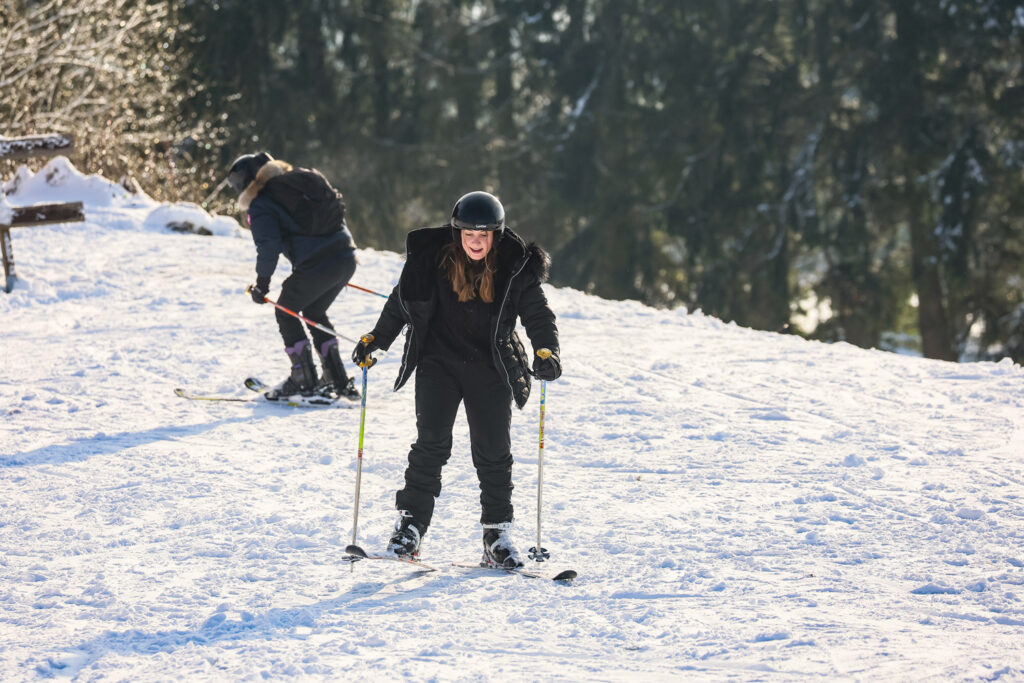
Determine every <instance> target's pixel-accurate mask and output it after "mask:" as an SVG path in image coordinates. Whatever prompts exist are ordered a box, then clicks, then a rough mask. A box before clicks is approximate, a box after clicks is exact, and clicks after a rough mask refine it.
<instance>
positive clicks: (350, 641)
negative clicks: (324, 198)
mask: <svg viewBox="0 0 1024 683" xmlns="http://www.w3.org/2000/svg"><path fill="white" fill-rule="evenodd" d="M5 189H6V191H7V199H6V201H7V203H8V204H10V205H12V206H22V205H26V204H31V203H33V202H44V201H47V202H52V201H83V202H84V203H85V207H86V208H85V215H86V221H85V222H84V223H73V224H64V225H58V226H45V227H33V228H18V229H15V230H13V231H12V235H13V239H12V243H13V251H14V257H15V263H16V267H17V272H18V276H19V280H18V282H17V284H16V286H15V288H14V290H13V291H12V292H11V293H10V294H3V293H2V292H0V321H2V323H0V328H2V333H0V367H2V373H0V416H2V419H0V679H2V680H5V681H6V680H32V679H37V678H49V677H53V678H73V679H77V680H97V679H114V680H131V681H157V680H168V679H188V680H260V679H264V678H271V679H280V678H298V679H303V680H307V679H312V680H337V679H342V678H344V679H349V680H362V679H367V678H368V679H371V680H385V679H388V680H390V679H405V680H445V681H448V680H459V681H470V680H498V679H506V678H518V679H524V680H545V681H546V680H587V681H624V680H631V681H632V680H645V681H648V680H650V681H658V680H685V679H689V678H701V679H707V680H732V679H735V680H793V679H813V678H817V679H825V680H831V679H836V678H839V679H848V680H873V679H874V680H878V679H881V680H893V679H896V680H929V679H931V680H964V679H967V680H978V679H980V680H996V679H1000V680H1021V679H1024V368H1021V367H1020V366H1019V365H1015V364H1013V363H1011V362H1010V361H1008V360H1007V361H1003V362H1000V363H965V364H952V363H946V362H939V361H933V360H925V359H921V358H914V357H908V356H902V355H895V354H889V353H884V352H880V351H872V350H862V349H858V348H854V347H852V346H849V345H846V344H832V345H826V344H822V343H816V342H809V341H805V340H803V339H800V338H798V337H795V336H785V335H778V334H771V333H766V332H758V331H753V330H750V329H744V328H742V327H738V326H736V325H733V324H726V323H723V322H721V321H719V320H716V319H714V318H711V317H708V316H705V315H702V314H700V313H697V312H690V313H687V312H685V311H683V310H675V311H665V310H656V309H653V308H648V307H645V306H643V305H641V304H639V303H635V302H616V301H607V300H602V299H600V298H597V297H594V296H590V295H587V294H583V293H581V292H579V291H574V290H570V289H564V288H558V287H553V286H550V285H546V291H547V294H548V296H549V299H550V302H551V305H552V308H553V309H554V311H555V312H556V314H557V315H558V325H559V329H560V333H561V340H562V360H563V365H564V375H563V377H562V378H561V379H560V380H558V381H555V382H551V383H548V385H547V401H546V420H545V447H544V456H543V466H544V479H543V505H542V508H541V515H542V524H541V539H542V544H543V545H544V546H546V547H547V548H548V549H549V551H550V552H551V559H550V560H549V561H548V562H545V563H543V564H539V565H537V564H536V563H533V562H530V563H529V564H530V565H531V566H537V567H539V568H542V569H544V570H546V571H557V570H560V569H565V568H574V569H576V570H577V571H578V572H579V578H577V579H576V580H575V581H574V582H573V583H572V584H570V585H564V584H559V583H555V582H551V581H544V580H537V579H530V578H526V577H522V576H515V575H507V574H505V573H503V572H495V571H487V570H474V569H464V568H460V567H455V566H452V563H453V562H473V561H476V560H477V559H478V558H479V554H480V550H481V543H480V528H479V525H478V523H477V520H478V515H479V509H478V489H477V483H476V476H475V473H474V472H473V469H472V465H471V463H470V458H469V444H468V434H467V431H466V427H465V420H464V419H463V418H461V417H460V419H459V421H458V423H457V426H456V435H455V449H454V454H453V456H452V459H451V461H450V463H449V464H448V466H447V467H446V469H445V472H444V490H443V492H442V495H441V498H440V500H439V502H438V506H437V513H436V516H435V519H434V524H433V526H432V527H431V528H430V530H429V532H428V534H427V535H426V537H425V539H424V545H423V549H422V552H423V559H424V560H425V561H427V562H430V563H431V564H434V565H436V566H438V567H439V568H440V570H439V571H437V572H434V573H421V572H417V571H415V570H414V569H410V568H409V567H407V566H406V565H402V564H399V563H393V562H373V561H363V562H359V563H356V564H354V565H352V564H349V563H347V562H345V561H344V556H345V552H344V548H345V545H346V544H348V543H350V542H351V541H352V537H353V531H354V530H353V518H354V512H355V510H354V503H355V492H356V491H355V484H356V469H357V449H358V440H359V419H360V410H359V406H358V404H355V405H354V406H353V407H351V408H348V409H340V408H327V409H323V408H320V409H317V408H289V407H286V406H278V405H273V404H268V403H265V402H259V401H250V402H236V403H211V402H199V401H190V400H185V399H182V398H179V397H178V396H176V395H175V393H174V389H175V388H177V387H181V388H184V389H187V390H189V391H193V392H197V393H202V394H215V395H224V396H233V397H237V398H256V396H255V395H254V394H253V393H252V392H248V391H247V390H246V389H244V388H243V387H242V380H243V379H244V378H245V377H247V376H250V375H253V376H258V377H261V378H262V379H264V380H265V381H267V382H276V381H279V380H280V379H282V378H283V377H284V375H285V374H286V371H287V365H286V357H285V355H284V352H283V349H282V344H281V341H280V338H279V336H278V333H277V328H276V324H275V322H274V316H273V309H272V308H271V307H270V306H256V305H254V304H253V303H252V301H251V300H250V298H249V297H248V296H247V295H246V294H245V293H244V289H245V286H246V285H247V284H249V283H250V282H252V280H253V278H254V273H253V264H254V255H255V250H254V247H253V245H252V243H251V240H250V239H249V237H248V234H247V233H246V232H245V231H244V230H243V229H242V228H241V227H240V226H239V224H238V222H237V221H236V220H235V219H234V218H232V217H223V216H211V215H209V214H207V213H206V212H205V211H203V210H202V209H201V208H199V207H198V206H196V205H163V204H159V203H157V202H154V201H153V200H151V199H150V198H148V197H146V196H145V195H141V194H133V193H131V192H129V191H128V190H126V189H125V188H123V187H122V186H120V185H118V184H116V183H112V182H109V181H107V180H105V179H103V178H99V177H96V176H86V175H84V174H82V173H80V172H79V171H77V170H76V169H75V168H74V167H73V166H72V165H71V164H70V163H69V162H68V161H67V160H66V159H60V158H58V159H55V160H53V161H51V162H50V163H49V164H47V166H46V167H45V168H43V169H41V170H40V171H39V172H38V173H30V172H29V171H27V170H24V169H23V170H21V171H19V172H18V173H17V174H15V175H14V176H12V177H11V178H10V179H8V181H7V182H6V183H5ZM465 189H466V188H454V189H453V190H452V196H453V197H455V196H458V195H459V194H460V193H461V192H462V191H463V190H465ZM443 218H444V217H443V216H439V217H438V220H439V221H440V220H443ZM513 218H514V217H513ZM360 220H361V218H360V216H358V215H353V216H352V217H351V227H352V228H353V232H354V233H355V235H356V239H357V240H358V238H359V225H360ZM185 223H187V224H189V226H191V228H190V229H189V230H188V231H186V232H182V231H180V227H181V225H183V224H185ZM174 225H177V226H178V228H175V227H173V226H174ZM169 226H171V227H169ZM198 228H205V232H210V233H213V235H212V236H205V235H200V234H195V233H196V232H200V230H198ZM402 258H403V256H402V255H400V254H396V253H390V252H382V251H375V250H372V249H361V250H360V251H359V260H360V265H359V269H358V271H357V272H356V275H355V277H354V278H353V283H354V284H358V285H360V286H362V287H366V288H369V289H371V290H374V291H376V292H385V293H386V292H388V291H390V288H391V286H392V285H393V284H394V282H395V281H396V279H397V276H398V273H399V271H400V269H401V265H402ZM286 273H287V264H286V262H284V261H283V260H282V267H281V269H280V270H279V273H278V275H277V276H276V277H275V280H274V289H273V290H272V292H271V296H272V297H276V294H277V287H278V286H279V284H280V281H281V279H282V276H283V275H285V274H286ZM382 304H383V299H381V298H379V297H376V296H373V295H371V294H367V293H363V292H360V291H357V290H354V289H349V290H347V291H346V292H345V293H344V295H343V296H341V297H340V298H339V299H338V301H337V302H336V303H335V305H334V306H333V308H332V309H331V315H332V319H333V322H334V324H335V326H336V328H337V330H338V331H339V332H340V333H341V334H344V335H345V336H347V337H349V338H356V337H358V335H359V334H361V333H363V332H366V331H368V330H369V329H370V328H371V327H372V325H373V323H374V321H375V320H376V318H377V315H378V313H379V311H380V309H381V306H382ZM349 347H350V344H349V343H348V342H345V343H344V346H343V348H345V349H348V348H349ZM400 347H401V340H399V343H397V344H396V348H395V349H394V350H392V351H391V352H389V353H387V354H385V355H383V356H382V360H381V362H380V363H378V365H377V366H375V367H374V368H372V369H371V370H370V371H369V373H368V392H367V399H366V427H365V441H364V453H363V468H362V483H361V489H360V491H361V499H360V504H359V510H358V528H357V529H356V530H355V531H356V532H357V540H358V541H359V542H360V543H361V544H363V545H364V546H365V547H367V548H369V549H371V550H373V549H381V548H382V547H383V545H384V543H385V542H386V539H387V537H388V534H389V531H390V529H391V526H392V524H393V522H394V519H395V512H394V510H393V500H394V492H395V489H396V488H398V486H399V485H400V483H401V480H402V472H403V470H404V467H405V459H406V454H407V452H408V447H409V444H410V443H411V442H412V441H413V439H414V436H415V434H414V431H415V430H414V413H413V388H412V386H411V384H410V386H409V387H407V388H405V389H403V390H402V391H400V392H398V393H395V392H393V391H392V390H391V388H392V384H393V381H394V378H395V375H396V373H397V369H398V364H399V360H400V358H399V356H400V353H399V349H400ZM538 399H539V391H537V387H535V392H534V395H533V397H531V400H530V403H529V404H528V405H527V407H526V409H525V410H523V411H521V412H520V411H514V415H513V427H512V429H513V443H514V452H515V457H516V467H515V470H514V477H515V481H516V485H517V488H516V491H515V495H514V503H515V504H516V507H517V525H516V530H515V532H514V538H515V539H516V540H517V542H518V544H519V546H520V548H521V549H522V550H525V549H526V548H528V547H530V546H532V545H534V544H535V543H536V536H537V475H538V460H539V458H538V455H539V448H538V417H539V400H538Z"/></svg>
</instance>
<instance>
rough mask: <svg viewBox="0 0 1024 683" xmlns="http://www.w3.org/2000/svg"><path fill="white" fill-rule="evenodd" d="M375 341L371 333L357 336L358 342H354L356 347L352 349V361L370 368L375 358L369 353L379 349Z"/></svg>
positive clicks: (375, 360)
mask: <svg viewBox="0 0 1024 683" xmlns="http://www.w3.org/2000/svg"><path fill="white" fill-rule="evenodd" d="M379 348H380V347H379V346H377V343H376V342H375V341H373V335H372V334H364V335H363V336H362V337H360V338H359V343H358V344H356V348H354V349H352V362H353V363H355V364H356V365H358V366H359V367H361V368H362V367H366V368H372V367H373V364H374V363H376V362H377V359H376V358H374V357H373V356H371V355H370V354H371V353H373V352H374V351H376V350H377V349H379Z"/></svg>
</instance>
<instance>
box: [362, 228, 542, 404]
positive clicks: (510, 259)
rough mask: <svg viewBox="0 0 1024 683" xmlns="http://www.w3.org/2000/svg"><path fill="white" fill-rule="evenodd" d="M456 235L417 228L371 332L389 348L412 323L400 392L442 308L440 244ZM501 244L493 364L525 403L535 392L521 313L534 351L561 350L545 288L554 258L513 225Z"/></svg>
mask: <svg viewBox="0 0 1024 683" xmlns="http://www.w3.org/2000/svg"><path fill="white" fill-rule="evenodd" d="M453 239H454V236H453V234H452V228H451V226H443V227H440V228H423V229H420V230H413V231H412V232H410V233H409V236H408V237H407V238H406V242H405V250H406V260H405V267H404V268H402V275H401V277H400V278H399V280H398V284H397V285H395V288H394V290H392V292H391V296H390V297H388V301H387V303H386V304H384V310H383V311H381V314H380V318H378V320H377V324H376V325H375V326H374V328H373V332H372V334H373V336H374V340H375V341H376V343H377V345H378V346H380V347H381V348H382V349H384V350H387V349H389V348H390V347H391V344H392V343H394V341H395V338H396V337H398V333H399V332H401V331H402V328H403V327H404V326H406V325H408V330H407V331H406V337H405V350H404V351H403V353H402V366H401V368H400V369H399V371H398V378H397V379H396V380H395V391H398V390H399V389H401V388H402V386H403V385H404V384H405V383H406V381H407V380H408V379H409V377H410V376H411V375H412V372H413V370H415V369H416V365H417V363H419V360H420V356H421V355H422V353H423V345H424V342H425V341H426V339H427V334H428V331H429V328H430V321H431V318H432V317H433V316H434V312H435V311H436V310H437V297H438V292H437V291H436V288H437V286H438V285H437V282H438V278H437V277H436V273H437V269H438V266H439V265H440V263H441V249H442V247H444V246H445V245H446V244H448V243H449V242H451V241H452V240H453ZM496 248H497V250H498V266H497V272H496V273H495V281H494V291H495V295H496V303H497V311H498V312H497V313H496V314H495V315H494V316H493V318H492V320H491V333H492V334H491V340H492V343H491V355H492V360H493V362H494V367H495V368H496V369H497V370H498V372H499V373H500V374H502V375H504V377H505V379H506V380H507V382H508V386H509V389H511V391H512V397H513V399H514V400H515V402H516V405H517V406H518V407H519V408H522V407H523V406H524V405H526V401H527V399H528V398H529V397H530V377H531V375H530V360H531V358H532V356H527V355H526V350H525V349H524V348H523V343H522V342H521V341H520V340H519V335H518V334H516V318H517V317H518V318H519V319H520V320H521V321H522V323H523V327H524V328H525V329H526V335H527V336H528V337H529V338H530V343H531V344H532V345H533V348H534V351H536V350H537V349H542V348H547V349H550V350H551V351H553V352H554V353H558V328H557V327H556V326H555V314H554V313H552V312H551V309H550V308H549V307H548V302H547V298H546V297H545V296H544V290H543V289H542V288H541V283H542V282H543V281H544V280H545V279H547V271H548V265H549V259H548V255H547V254H546V253H544V251H543V250H542V249H541V248H540V247H539V246H537V245H536V244H532V243H531V244H529V245H527V244H526V243H525V242H524V241H523V239H522V238H521V237H519V235H517V234H515V233H514V232H512V230H510V229H508V228H505V230H504V234H503V236H502V237H501V238H500V239H499V240H498V242H497V243H496Z"/></svg>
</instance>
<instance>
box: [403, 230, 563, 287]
mask: <svg viewBox="0 0 1024 683" xmlns="http://www.w3.org/2000/svg"><path fill="white" fill-rule="evenodd" d="M453 240H454V235H453V233H452V227H451V226H450V225H444V226H441V227H439V228H422V229H420V230H413V231H412V232H410V233H409V234H408V236H407V237H406V242H405V248H406V256H407V257H409V258H412V257H413V256H414V255H418V254H421V253H423V252H425V251H426V252H429V253H430V257H429V258H430V260H436V258H435V257H434V256H433V254H434V253H436V252H438V251H440V249H441V248H442V247H443V246H444V245H445V244H447V243H448V242H451V241H453ZM495 248H496V249H497V253H498V271H499V273H503V274H506V275H507V274H509V273H510V272H512V271H517V270H519V264H520V263H522V260H523V259H524V258H525V259H527V263H526V264H525V268H527V269H528V272H531V273H533V274H534V275H536V276H537V279H538V280H540V281H541V282H546V281H547V278H548V271H549V269H550V267H551V257H550V256H548V253H547V252H546V251H544V250H543V249H542V248H541V247H540V245H538V244H537V243H536V242H530V243H527V242H526V241H524V240H523V238H522V237H520V236H519V235H517V234H516V233H515V232H513V231H512V229H511V228H507V227H506V228H505V229H504V231H503V233H502V236H501V238H500V239H499V240H498V242H497V244H496V245H495Z"/></svg>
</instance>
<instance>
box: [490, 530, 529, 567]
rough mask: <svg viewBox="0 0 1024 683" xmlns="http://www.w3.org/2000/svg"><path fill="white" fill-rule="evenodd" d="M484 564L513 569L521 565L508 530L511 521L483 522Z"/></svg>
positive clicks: (521, 562)
mask: <svg viewBox="0 0 1024 683" xmlns="http://www.w3.org/2000/svg"><path fill="white" fill-rule="evenodd" d="M483 527H484V559H483V561H484V564H486V565H489V566H491V567H504V568H505V569H515V568H517V567H522V566H523V560H522V558H521V557H519V551H518V550H516V547H515V546H514V545H513V544H512V539H511V538H510V537H509V534H508V532H509V530H510V529H511V528H512V522H500V523H498V524H484V525H483Z"/></svg>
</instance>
